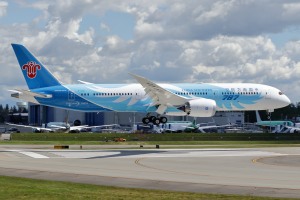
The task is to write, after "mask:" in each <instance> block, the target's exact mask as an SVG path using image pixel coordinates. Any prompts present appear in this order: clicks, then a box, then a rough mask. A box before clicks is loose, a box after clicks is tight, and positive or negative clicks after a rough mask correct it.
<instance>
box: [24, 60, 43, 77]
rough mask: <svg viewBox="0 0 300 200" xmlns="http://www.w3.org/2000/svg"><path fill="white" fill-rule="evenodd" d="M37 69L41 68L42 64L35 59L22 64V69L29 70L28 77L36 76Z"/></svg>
mask: <svg viewBox="0 0 300 200" xmlns="http://www.w3.org/2000/svg"><path fill="white" fill-rule="evenodd" d="M37 69H38V70H40V69H41V66H40V65H38V64H36V63H35V62H33V61H30V62H28V63H27V64H25V65H23V66H22V70H27V77H28V78H31V79H33V78H35V77H36V72H37Z"/></svg>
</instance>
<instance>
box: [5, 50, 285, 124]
mask: <svg viewBox="0 0 300 200" xmlns="http://www.w3.org/2000/svg"><path fill="white" fill-rule="evenodd" d="M12 47H13V49H14V52H15V54H16V56H17V59H18V62H19V65H20V68H21V71H22V73H23V75H24V77H25V80H26V82H27V85H28V87H29V90H26V89H15V90H14V93H13V94H11V96H12V97H15V98H19V99H23V100H25V101H29V102H32V103H35V104H41V105H47V106H52V107H59V108H63V109H70V110H78V111H85V112H101V111H118V112H143V113H145V114H146V116H145V117H144V118H143V120H142V121H143V123H145V124H148V123H150V122H152V123H153V124H156V125H158V124H159V123H166V122H167V118H166V117H165V116H162V115H173V116H185V115H189V116H192V117H211V116H213V115H214V114H215V112H216V111H246V110H269V111H273V110H274V109H276V108H281V107H285V106H287V105H289V104H290V100H289V98H288V97H287V96H286V95H284V94H283V93H282V92H281V91H280V90H278V89H277V88H274V87H271V86H268V85H262V84H255V83H200V84H192V83H179V84H157V83H154V82H152V81H150V80H148V79H146V78H144V77H142V76H138V75H135V74H131V76H132V77H134V78H135V79H136V81H137V82H138V84H93V83H89V82H84V81H81V83H82V84H72V85H71V84H67V85H64V84H62V83H61V82H59V81H58V80H57V79H56V78H55V77H54V76H53V75H52V74H51V73H50V71H49V70H48V69H47V68H46V67H45V66H44V65H43V64H42V63H41V62H40V61H39V60H38V59H37V58H35V57H34V56H33V55H32V54H31V53H30V52H29V51H28V50H27V49H26V48H25V47H24V46H22V45H20V44H12ZM151 112H156V113H157V114H158V116H150V113H151Z"/></svg>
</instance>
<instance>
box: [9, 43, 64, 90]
mask: <svg viewBox="0 0 300 200" xmlns="http://www.w3.org/2000/svg"><path fill="white" fill-rule="evenodd" d="M11 45H12V47H13V49H14V51H15V54H16V56H17V59H18V62H19V64H20V67H21V70H22V72H23V75H24V78H25V80H26V82H27V85H28V87H29V89H36V88H43V87H50V86H56V85H61V83H60V82H59V81H58V80H57V79H56V78H55V77H54V76H53V75H52V74H51V72H49V71H48V69H47V68H45V67H44V66H43V64H42V63H41V62H40V61H38V60H37V59H36V58H35V57H34V56H33V55H32V54H31V53H30V52H29V51H28V50H27V49H26V48H25V47H24V46H23V45H20V44H11Z"/></svg>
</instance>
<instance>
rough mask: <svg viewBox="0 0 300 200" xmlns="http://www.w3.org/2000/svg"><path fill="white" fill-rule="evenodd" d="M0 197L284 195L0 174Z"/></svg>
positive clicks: (228, 199)
mask: <svg viewBox="0 0 300 200" xmlns="http://www.w3.org/2000/svg"><path fill="white" fill-rule="evenodd" d="M0 194H1V196H0V199H6V200H10V199H13V200H15V199H21V200H27V199H28V200H42V199H49V200H51V199H55V200H57V199H64V200H66V199H72V200H76V199H85V200H89V199H91V200H95V199H101V200H106V199H117V200H118V199H120V200H121V199H122V200H126V199H144V200H150V199H151V200H153V199H162V200H164V199H172V200H177V199H180V200H185V199H186V200H190V199H202V200H269V199H275V200H276V199H277V200H279V199H284V198H268V197H253V196H241V195H221V194H201V193H188V192H170V191H161V190H146V189H128V188H119V187H110V186H97V185H89V184H78V183H67V182H57V181H44V180H34V179H26V178H16V177H5V176H0Z"/></svg>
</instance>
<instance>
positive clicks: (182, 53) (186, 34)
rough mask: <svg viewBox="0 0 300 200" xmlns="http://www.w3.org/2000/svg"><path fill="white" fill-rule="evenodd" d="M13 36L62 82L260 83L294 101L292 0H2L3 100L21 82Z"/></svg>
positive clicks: (297, 45)
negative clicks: (143, 79)
mask: <svg viewBox="0 0 300 200" xmlns="http://www.w3.org/2000/svg"><path fill="white" fill-rule="evenodd" d="M11 43H20V44H23V45H25V46H26V47H27V48H28V49H29V50H30V51H31V52H32V53H33V54H34V55H35V56H37V57H38V59H39V60H40V61H41V62H42V63H43V64H44V65H45V66H47V67H48V69H49V70H50V71H51V72H52V73H53V74H54V75H55V76H56V77H57V78H58V79H59V80H60V81H61V82H63V83H66V84H70V83H79V82H78V80H83V81H87V82H93V83H135V82H136V81H135V80H134V79H133V78H132V77H131V76H130V75H129V74H128V72H131V73H135V74H138V75H141V76H144V77H146V78H148V79H150V80H152V81H154V82H158V83H162V82H169V83H180V82H189V83H199V82H225V83H231V82H244V83H249V82H250V83H261V84H267V85H271V86H274V87H276V88H279V89H280V90H282V91H283V92H284V93H285V94H286V95H287V96H288V97H289V98H290V99H291V100H292V102H294V103H296V102H299V101H300V2H299V1H297V0H259V1H257V0H243V1H241V0H227V1H224V0H185V1H182V0H152V1H148V0H122V1H119V0H109V1H103V0H80V1H76V0H64V1H61V0H52V1H46V0H45V1H43V0H41V1H35V0H10V1H5V0H0V77H1V78H0V85H1V89H0V104H10V105H14V104H15V103H16V100H14V99H13V98H11V97H10V92H8V91H7V90H9V89H19V88H22V89H27V85H26V83H25V80H24V78H23V75H22V73H21V70H20V68H19V65H18V62H17V59H16V57H15V55H14V53H13V50H12V47H11Z"/></svg>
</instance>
